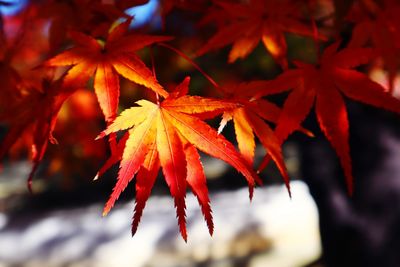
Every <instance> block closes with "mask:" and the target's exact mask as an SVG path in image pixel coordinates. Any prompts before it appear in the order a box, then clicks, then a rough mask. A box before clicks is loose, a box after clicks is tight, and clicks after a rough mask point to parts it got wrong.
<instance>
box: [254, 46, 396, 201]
mask: <svg viewBox="0 0 400 267" xmlns="http://www.w3.org/2000/svg"><path fill="white" fill-rule="evenodd" d="M338 47H339V42H337V43H334V44H332V45H331V46H329V47H327V48H326V49H325V51H324V53H323V55H322V58H321V62H320V64H318V65H311V64H305V63H301V62H296V65H297V66H298V69H294V70H287V71H285V72H284V73H283V74H281V75H280V76H278V77H277V78H276V79H275V80H274V81H272V82H271V83H270V86H271V87H270V88H266V89H264V91H260V92H259V94H258V96H256V97H255V98H258V97H260V96H261V95H268V94H274V93H279V92H283V91H287V90H289V89H293V90H292V91H291V93H290V94H289V96H288V98H287V99H286V101H285V103H284V105H283V110H282V112H281V114H280V117H279V120H278V125H277V127H276V129H275V132H276V135H277V136H279V138H281V139H286V137H287V136H288V135H289V134H291V133H292V132H293V131H294V130H295V129H298V127H299V126H300V123H301V122H302V121H303V120H304V119H305V118H306V116H307V114H308V113H309V111H310V110H311V108H312V107H313V105H314V102H315V112H316V115H317V119H318V123H319V125H320V128H321V130H322V132H323V133H324V134H325V136H326V137H327V139H328V140H329V142H330V143H331V144H332V146H333V148H334V149H335V151H336V153H337V155H338V156H339V159H340V162H341V165H342V167H343V169H344V173H345V177H346V182H347V187H348V191H349V193H350V194H351V193H352V192H353V177H352V170H351V163H350V161H351V160H350V155H349V150H350V148H349V144H348V139H349V122H348V119H347V111H346V106H345V103H344V100H343V97H342V94H344V95H345V96H347V97H349V98H351V99H353V100H356V101H360V102H363V103H366V104H369V105H372V106H375V107H380V108H384V109H387V110H390V111H393V112H397V113H400V101H399V100H397V99H396V98H394V97H392V96H391V95H390V94H388V93H386V92H385V91H384V88H383V87H382V86H381V85H379V84H378V83H376V82H374V81H372V80H371V79H370V78H369V77H368V76H366V75H365V74H363V73H361V72H358V71H356V70H353V69H352V68H354V67H356V66H359V65H361V64H365V63H367V62H368V61H369V60H370V58H372V57H373V50H372V49H370V48H345V49H343V50H340V51H338V52H337V49H338ZM265 160H268V159H267V158H265V159H264V161H265ZM262 165H263V163H262Z"/></svg>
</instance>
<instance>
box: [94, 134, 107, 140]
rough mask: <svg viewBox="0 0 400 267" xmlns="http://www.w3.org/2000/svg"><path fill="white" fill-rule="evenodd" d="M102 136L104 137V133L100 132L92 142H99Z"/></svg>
mask: <svg viewBox="0 0 400 267" xmlns="http://www.w3.org/2000/svg"><path fill="white" fill-rule="evenodd" d="M104 136H106V133H105V132H101V133H100V134H99V135H98V136H96V138H95V139H94V140H99V139H101V138H103V137H104Z"/></svg>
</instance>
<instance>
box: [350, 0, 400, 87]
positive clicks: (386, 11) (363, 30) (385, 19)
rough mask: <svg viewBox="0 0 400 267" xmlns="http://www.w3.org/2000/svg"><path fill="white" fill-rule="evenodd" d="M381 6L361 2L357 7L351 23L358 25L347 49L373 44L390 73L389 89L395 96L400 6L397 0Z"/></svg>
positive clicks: (398, 60)
mask: <svg viewBox="0 0 400 267" xmlns="http://www.w3.org/2000/svg"><path fill="white" fill-rule="evenodd" d="M382 2H383V5H382V6H380V5H378V4H375V3H374V1H365V2H364V1H360V2H359V3H358V5H356V6H355V7H354V9H353V12H351V14H350V20H352V21H355V22H356V25H355V27H354V29H353V36H352V39H351V41H350V43H349V45H348V46H349V47H361V46H365V45H367V44H368V42H369V41H370V42H371V44H372V47H374V48H375V50H376V54H377V56H379V57H381V58H382V59H383V63H384V65H385V67H386V68H387V70H388V75H389V89H390V91H391V92H392V91H393V86H394V85H393V83H394V79H395V77H396V74H397V70H398V68H399V66H400V59H399V58H400V17H399V13H400V3H399V2H398V1H394V0H385V1H382ZM367 3H368V4H367Z"/></svg>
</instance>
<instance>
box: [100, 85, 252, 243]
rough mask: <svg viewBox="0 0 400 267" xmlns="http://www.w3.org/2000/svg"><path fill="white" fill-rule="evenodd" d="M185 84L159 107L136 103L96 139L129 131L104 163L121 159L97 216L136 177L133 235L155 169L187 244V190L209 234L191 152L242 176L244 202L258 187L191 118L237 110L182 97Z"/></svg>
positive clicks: (223, 144)
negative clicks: (217, 161) (245, 184)
mask: <svg viewBox="0 0 400 267" xmlns="http://www.w3.org/2000/svg"><path fill="white" fill-rule="evenodd" d="M188 84H189V78H186V79H185V80H184V81H183V83H182V84H180V85H179V86H178V87H177V90H176V91H174V92H173V93H171V94H170V97H168V98H166V99H165V100H164V101H163V102H161V103H160V104H155V103H152V102H149V101H147V100H140V101H138V102H136V104H137V105H138V106H135V107H132V108H130V109H127V110H125V111H123V112H122V113H121V114H120V116H119V117H117V118H116V119H115V121H114V122H113V123H112V124H110V125H109V126H108V128H107V129H106V130H105V131H103V132H102V133H101V134H100V135H99V138H100V137H104V136H105V135H108V134H111V133H114V132H117V131H120V130H125V129H129V130H128V133H127V134H125V136H124V137H123V140H121V141H119V143H118V149H117V153H116V154H114V155H112V156H111V158H110V160H109V161H107V162H106V165H107V168H108V167H109V166H111V165H112V163H115V162H116V161H118V160H119V159H121V163H120V169H119V173H118V181H117V184H116V185H115V187H114V189H113V193H112V194H111V197H110V199H109V200H108V202H107V203H106V205H105V207H104V211H103V215H106V214H107V213H108V212H109V211H110V209H111V208H112V207H113V205H114V203H115V201H116V200H117V199H118V197H119V195H120V194H121V192H122V191H123V190H124V189H125V188H126V186H127V185H128V183H129V182H130V181H131V180H132V179H133V178H134V175H135V174H137V175H136V177H137V183H136V191H137V198H136V207H135V215H134V219H133V223H132V233H135V232H136V229H137V225H138V223H139V220H140V216H141V214H142V211H143V208H144V206H145V202H146V200H147V199H148V197H149V194H150V191H151V188H152V186H153V184H154V180H155V178H156V175H157V173H158V169H159V168H160V166H161V168H162V171H163V174H164V177H165V180H166V182H167V184H168V186H169V188H170V192H171V195H172V197H173V198H174V202H175V206H176V210H177V217H178V223H179V226H180V232H181V235H182V237H183V238H184V239H185V240H186V239H187V233H186V219H185V195H186V188H187V186H189V187H190V188H191V189H192V191H193V193H194V194H195V195H196V196H197V198H198V201H199V204H200V206H201V208H202V212H203V213H204V217H205V220H206V222H207V225H208V228H209V232H210V234H212V232H213V223H212V215H211V208H210V204H209V197H208V190H207V186H206V179H205V176H204V173H203V168H202V165H201V163H200V160H199V154H198V152H197V149H199V150H201V151H203V152H204V153H207V154H209V155H211V156H213V157H216V158H219V159H222V160H224V161H225V162H227V163H228V164H230V165H232V166H233V167H234V168H236V169H237V170H238V171H239V172H240V173H242V174H243V175H244V176H245V178H246V179H247V182H248V184H249V188H250V197H251V196H252V193H253V187H254V185H255V181H257V182H260V179H259V178H258V176H257V175H256V174H255V173H254V171H253V170H251V169H250V168H249V166H248V164H247V162H246V161H245V160H244V159H243V157H242V156H241V155H240V154H239V153H238V152H237V151H236V150H235V148H234V146H233V145H232V144H231V143H230V142H229V141H227V140H226V139H225V138H224V137H223V136H222V135H219V134H218V133H217V132H216V131H215V130H214V129H212V128H211V127H210V126H209V125H208V124H206V123H205V122H203V121H202V120H201V119H199V118H198V117H196V116H195V115H196V114H202V113H209V112H216V111H219V113H222V112H223V111H226V110H228V109H233V108H235V107H237V104H235V103H231V102H226V101H221V100H217V99H211V98H202V97H197V96H188V95H186V93H187V91H188ZM132 127H133V128H132ZM104 171H105V168H102V170H101V172H104ZM100 174H101V173H100Z"/></svg>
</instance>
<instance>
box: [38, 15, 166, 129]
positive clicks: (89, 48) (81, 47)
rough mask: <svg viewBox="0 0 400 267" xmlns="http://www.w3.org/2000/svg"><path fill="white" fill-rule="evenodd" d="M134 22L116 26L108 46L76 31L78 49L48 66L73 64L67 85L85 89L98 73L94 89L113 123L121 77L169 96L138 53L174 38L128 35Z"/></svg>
mask: <svg viewBox="0 0 400 267" xmlns="http://www.w3.org/2000/svg"><path fill="white" fill-rule="evenodd" d="M130 22H131V20H130V19H128V20H126V21H125V22H123V23H121V24H120V25H118V26H116V27H115V28H114V29H113V30H112V31H111V32H110V33H109V35H108V37H107V40H106V42H105V44H104V45H102V44H101V43H100V42H99V41H97V40H96V39H94V38H92V37H91V36H88V35H85V34H82V33H78V32H72V33H71V37H72V38H73V39H74V41H75V43H76V46H74V47H72V48H71V49H68V50H66V51H64V52H62V53H61V54H59V55H57V56H55V57H53V58H51V59H49V60H48V61H47V62H46V63H45V64H46V65H48V66H70V65H73V67H72V68H71V69H70V70H69V71H68V73H67V75H66V76H65V78H64V86H68V87H71V86H72V87H77V86H82V85H84V84H86V83H87V81H88V80H89V78H90V77H91V76H92V75H93V74H94V89H95V92H96V96H97V99H98V101H99V104H100V108H101V110H102V111H103V114H104V116H105V119H106V121H107V122H111V121H112V120H113V119H114V118H115V116H116V112H117V108H118V99H119V75H122V76H123V77H125V78H127V79H129V80H131V81H133V82H135V83H137V84H140V85H143V86H145V87H147V88H149V89H151V90H153V91H154V92H156V93H158V94H159V95H161V96H163V97H166V96H168V93H167V92H166V91H165V90H164V89H163V88H162V87H161V85H160V84H159V83H158V82H157V80H156V78H155V77H154V76H153V74H152V72H151V70H150V69H148V68H147V66H146V65H145V64H144V63H143V62H142V60H141V59H140V58H139V57H138V56H137V55H136V54H135V51H137V50H139V49H141V48H143V47H145V46H148V45H150V44H153V43H155V42H161V41H167V40H170V39H171V37H167V36H152V35H138V34H131V35H126V32H127V30H128V27H129V25H130Z"/></svg>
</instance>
